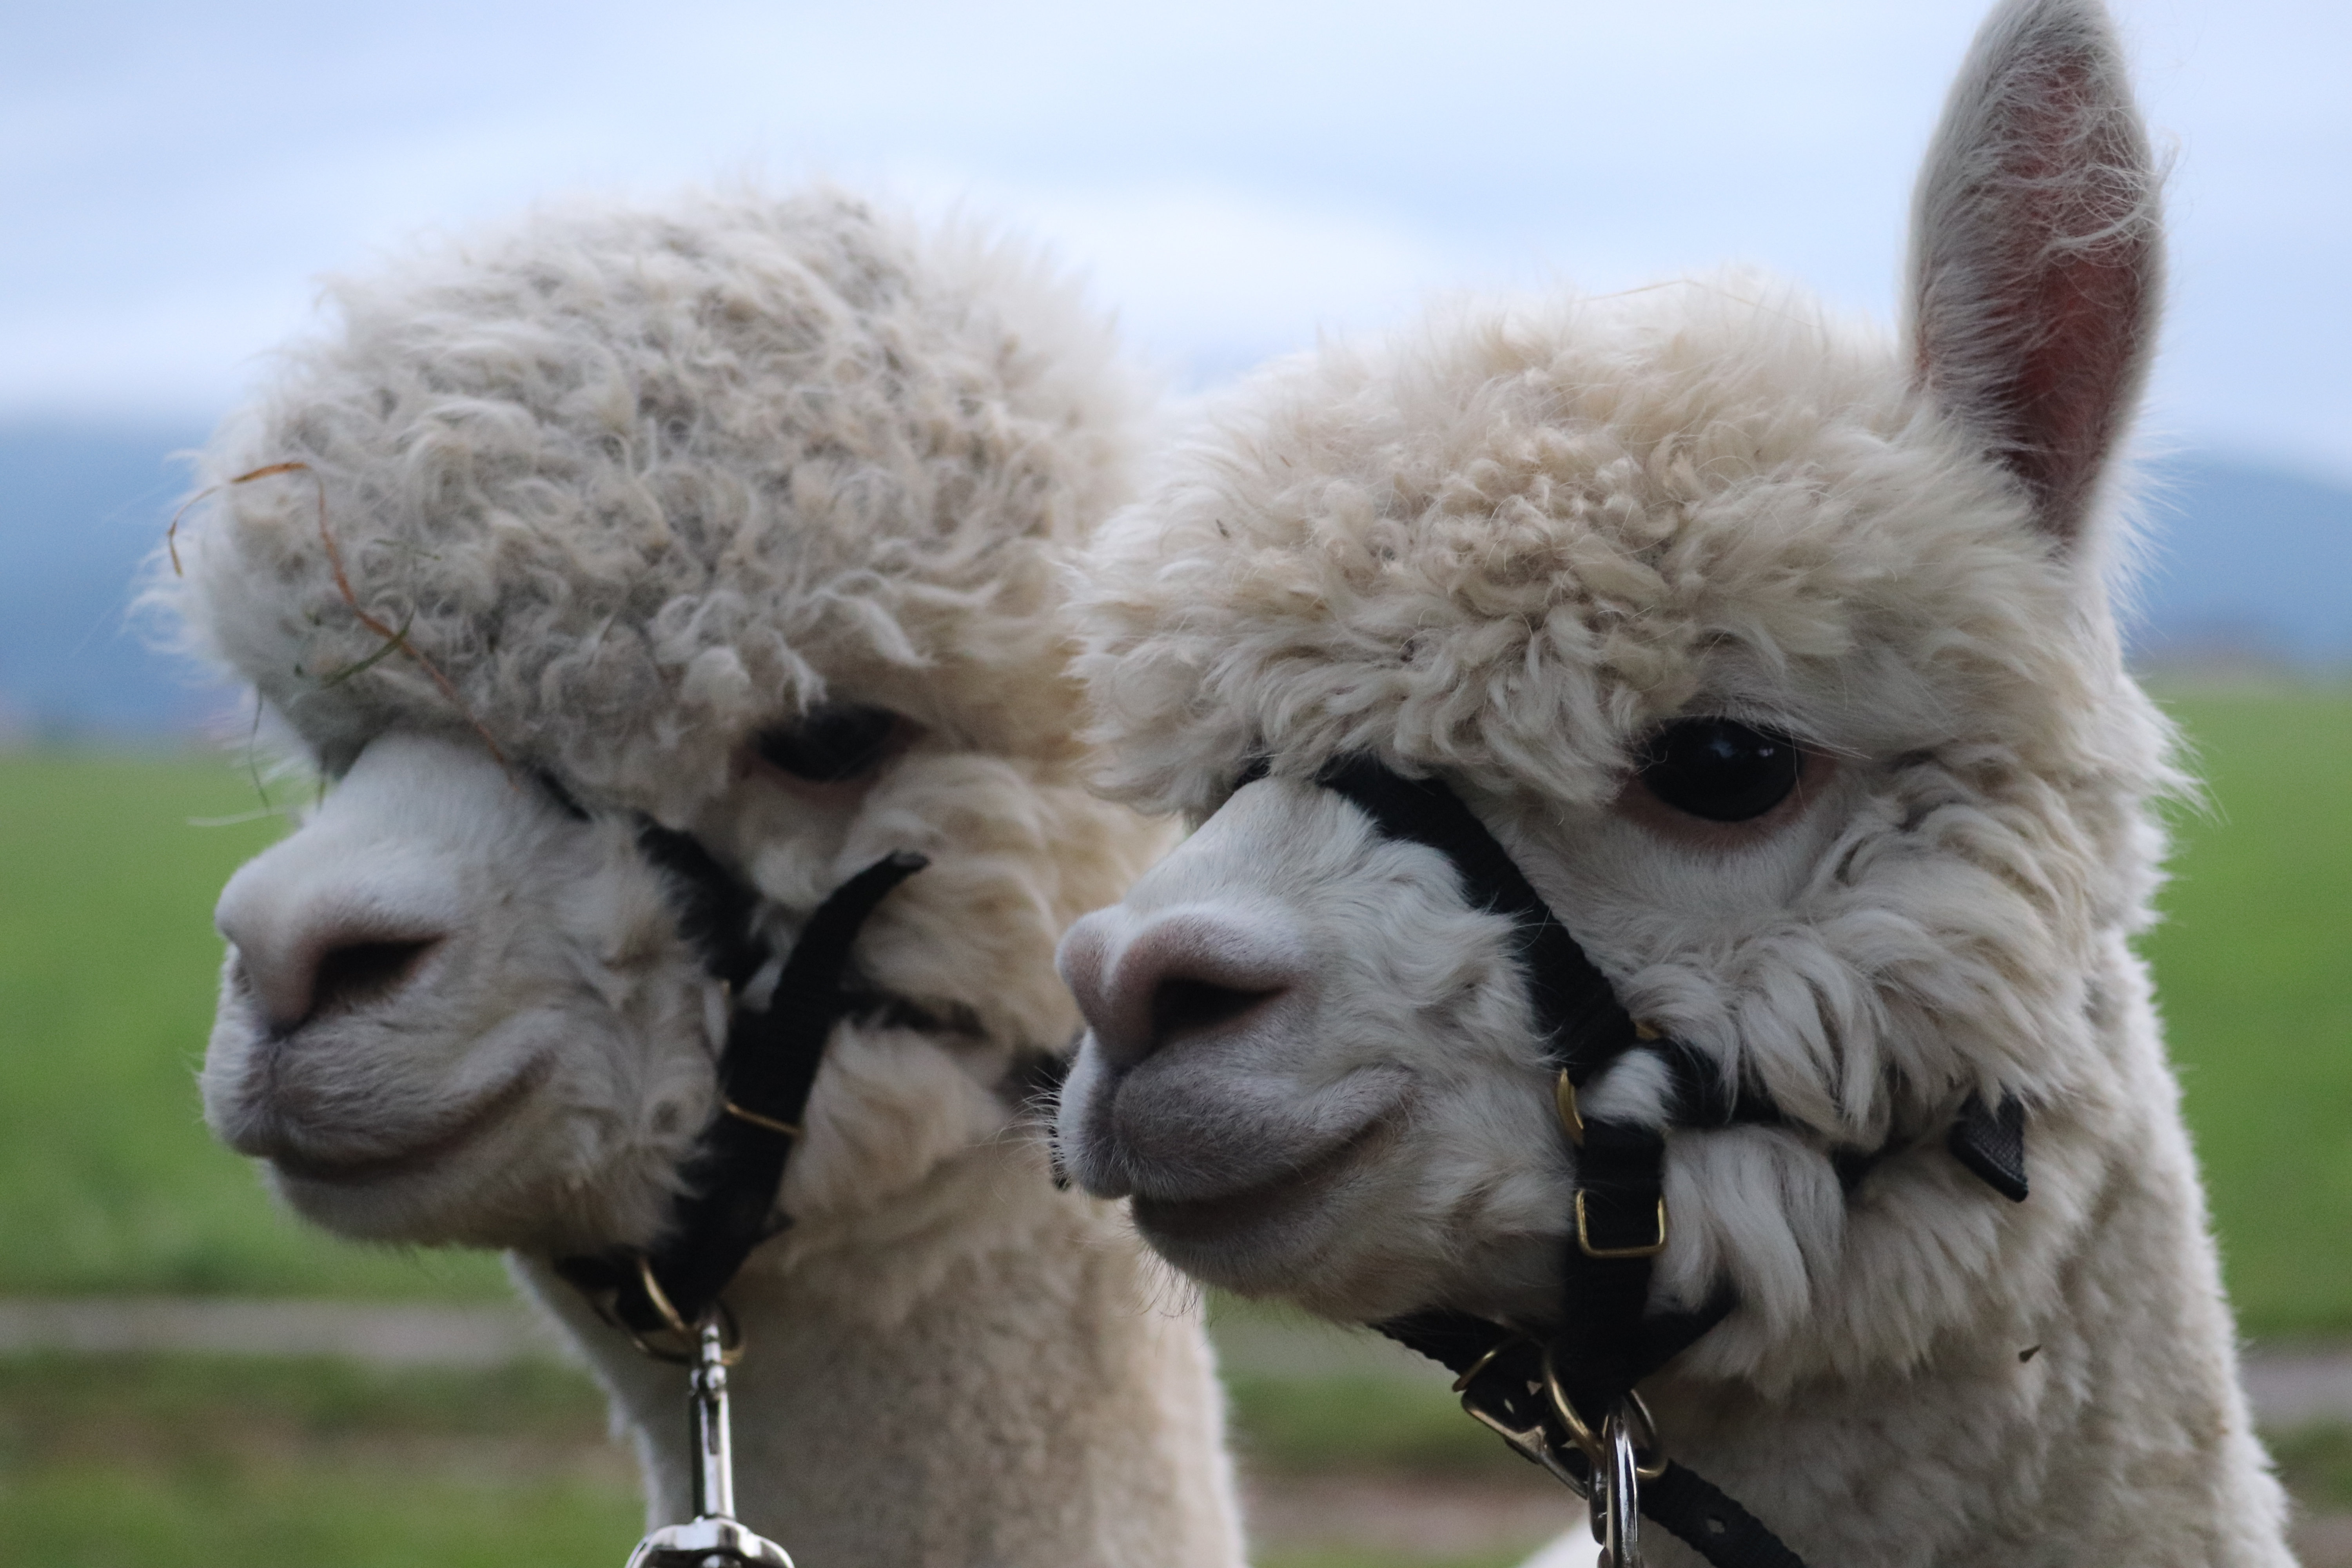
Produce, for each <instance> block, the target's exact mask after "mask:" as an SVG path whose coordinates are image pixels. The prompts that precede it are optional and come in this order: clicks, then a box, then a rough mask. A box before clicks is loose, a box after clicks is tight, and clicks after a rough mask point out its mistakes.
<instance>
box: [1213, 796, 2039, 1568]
mask: <svg viewBox="0 0 2352 1568" xmlns="http://www.w3.org/2000/svg"><path fill="white" fill-rule="evenodd" d="M1265 774H1266V763H1265V762H1264V761H1263V760H1261V761H1259V762H1257V763H1254V764H1253V765H1252V766H1251V767H1250V769H1249V770H1248V771H1247V772H1246V773H1244V774H1243V776H1242V778H1241V779H1240V781H1239V783H1237V784H1236V785H1235V787H1236V788H1239V787H1240V786H1241V785H1242V784H1251V783H1254V782H1255V781H1256V780H1257V779H1260V778H1263V777H1265ZM1315 782H1316V783H1317V784H1320V785H1321V786H1323V787H1324V788H1326V789H1328V790H1330V791H1332V792H1333V793H1334V794H1337V795H1340V796H1342V797H1344V798H1345V799H1347V800H1348V801H1349V802H1350V803H1352V804H1353V805H1356V806H1357V807H1358V808H1360V810H1362V811H1363V812H1364V814H1365V815H1366V816H1370V818H1371V819H1372V822H1373V824H1374V825H1375V826H1377V827H1378V828H1379V829H1380V831H1381V835H1382V836H1383V837H1389V838H1392V839H1396V840H1399V841H1401V842H1405V843H1412V844H1422V845H1426V846H1428V847H1430V848H1432V849H1434V850H1436V851H1437V852H1438V853H1439V854H1441V855H1444V857H1445V858H1446V859H1447V860H1448V861H1450V862H1451V863H1452V864H1453V866H1454V872H1455V874H1456V875H1457V876H1458V877H1459V878H1460V879H1461V884H1462V890H1463V894H1464V896H1465V898H1466V899H1467V900H1469V902H1470V903H1471V905H1472V906H1473V907H1474V908H1477V909H1481V910H1488V911H1490V912H1492V913H1495V914H1500V915H1506V916H1507V917H1509V919H1510V920H1511V921H1512V923H1513V924H1514V926H1515V927H1516V928H1517V952H1516V956H1517V960H1518V964H1519V969H1520V973H1521V974H1522V975H1523V976H1524V978H1525V982H1526V984H1527V988H1528V1000H1529V1002H1530V1003H1531V1004H1532V1005H1533V1007H1534V1011H1535V1016H1536V1027H1537V1032H1538V1037H1539V1038H1540V1039H1541V1040H1542V1041H1543V1043H1544V1052H1545V1057H1546V1058H1547V1060H1548V1061H1549V1064H1550V1065H1551V1066H1552V1068H1554V1070H1555V1072H1556V1075H1557V1076H1556V1079H1555V1082H1554V1098H1555V1102H1556V1104H1557V1107H1558V1110H1559V1122H1560V1126H1561V1130H1562V1132H1563V1134H1564V1135H1565V1136H1566V1137H1567V1138H1568V1140H1569V1141H1570V1143H1572V1144H1573V1145H1574V1146H1575V1163H1576V1183H1577V1184H1576V1189H1575V1193H1574V1195H1573V1197H1572V1198H1571V1200H1570V1203H1571V1213H1570V1237H1571V1242H1570V1246H1569V1247H1567V1248H1566V1250H1565V1253H1564V1257H1563V1262H1562V1280H1561V1303H1560V1312H1559V1320H1558V1321H1557V1323H1556V1324H1555V1325H1554V1326H1553V1327H1552V1328H1551V1329H1550V1330H1549V1332H1548V1333H1547V1334H1546V1335H1545V1337H1544V1338H1543V1339H1541V1340H1537V1339H1534V1338H1530V1337H1528V1336H1527V1335H1525V1334H1523V1333H1521V1332H1520V1331H1518V1330H1517V1329H1514V1328H1512V1327H1510V1326H1508V1325H1506V1324H1501V1323H1494V1322H1489V1321H1486V1320H1485V1319H1481V1318H1475V1317H1472V1316H1470V1315H1469V1314H1467V1313H1464V1312H1451V1311H1435V1312H1423V1313H1416V1314H1414V1315H1412V1316H1410V1317H1406V1318H1400V1319H1395V1320H1392V1321H1388V1322H1384V1323H1379V1324H1375V1325H1373V1326H1374V1327H1376V1328H1378V1329H1379V1330H1380V1331H1381V1332H1382V1333H1385V1334H1387V1335H1389V1336H1390V1337H1391V1338H1392V1339H1395V1340H1397V1341H1399V1342H1402V1343H1403V1344H1405V1345H1407V1346H1409V1347H1411V1348H1412V1349H1413V1350H1416V1351H1418V1352H1421V1353H1423V1355H1426V1356H1429V1357H1430V1358H1431V1359H1433V1360H1434V1361H1437V1362H1439V1363H1442V1364H1444V1366H1445V1367H1446V1368H1447V1369H1448V1370H1449V1371H1452V1372H1454V1373H1458V1374H1459V1381H1458V1382H1457V1383H1456V1384H1455V1387H1456V1389H1457V1391H1459V1392H1461V1394H1463V1405H1464V1406H1465V1408H1466V1409H1468V1410H1469V1411H1470V1413H1471V1414H1472V1415H1475V1416H1476V1417H1477V1418H1478V1419H1479V1420H1481V1421H1483V1422H1485V1423H1486V1425H1487V1426H1492V1427H1494V1428H1495V1429H1496V1431H1498V1432H1500V1433H1502V1434H1503V1436H1505V1437H1506V1438H1507V1439H1508V1440H1509V1441H1510V1442H1511V1443H1512V1445H1513V1446H1514V1447H1517V1448H1518V1449H1519V1450H1520V1452H1522V1453H1523V1454H1525V1455H1526V1456H1527V1457H1528V1458H1532V1459H1535V1460H1536V1461H1537V1462H1538V1463H1541V1464H1544V1465H1545V1466H1546V1467H1547V1468H1550V1469H1552V1470H1554V1472H1555V1473H1557V1474H1559V1476H1560V1479H1563V1480H1566V1481H1568V1482H1569V1484H1570V1485H1571V1486H1573V1487H1576V1488H1577V1489H1578V1490H1579V1491H1580V1492H1589V1491H1591V1490H1592V1489H1594V1488H1595V1487H1596V1486H1597V1485H1598V1484H1599V1482H1600V1480H1601V1471H1602V1469H1603V1468H1604V1461H1605V1460H1606V1459H1607V1458H1608V1455H1607V1453H1606V1450H1605V1448H1604V1447H1603V1445H1602V1443H1601V1434H1603V1433H1604V1432H1607V1431H1611V1430H1615V1431H1617V1432H1618V1433H1619V1434H1620V1436H1619V1439H1618V1440H1619V1441H1620V1442H1621V1443H1624V1442H1628V1441H1630V1439H1627V1438H1625V1437H1623V1436H1622V1426H1620V1425H1616V1423H1618V1422H1619V1421H1620V1420H1621V1419H1622V1417H1621V1415H1619V1414H1618V1413H1622V1412H1624V1411H1626V1410H1629V1409H1631V1410H1639V1409H1640V1405H1639V1402H1638V1400H1636V1399H1634V1398H1633V1387H1634V1385H1635V1384H1638V1383H1639V1382H1640V1381H1641V1380H1642V1379H1643V1378H1644V1377H1647V1376H1648V1375H1649V1374H1650V1373H1654V1372H1655V1371H1657V1370H1658V1369H1659V1368H1660V1367H1662V1366H1664V1364H1665V1363H1667V1362H1669V1361H1671V1360H1673V1359H1674V1358H1675V1356H1676V1355H1679V1354H1680V1353H1681V1352H1683V1351H1685V1350H1687V1349H1688V1348H1689V1347H1690V1346H1691V1345H1692V1344H1694V1343H1696V1342H1697V1341H1698V1340H1699V1339H1700V1338H1701V1337H1702V1336H1703V1335H1705V1334H1706V1332H1707V1331H1709V1330H1710V1329H1712V1328H1714V1327H1715V1326H1716V1325H1717V1323H1719V1322H1721V1321H1723V1320H1724V1319H1725V1318H1726V1317H1728V1316H1729V1315H1730V1313H1731V1312H1732V1310H1734V1309H1735V1308H1736V1307H1737V1306H1738V1296H1737V1295H1736V1294H1735V1292H1734V1291H1733V1290H1732V1289H1731V1287H1730V1285H1729V1284H1728V1283H1727V1282H1726V1283H1725V1284H1723V1285H1720V1286H1718V1287H1717V1289H1716V1291H1715V1292H1714V1294H1713V1295H1712V1297H1711V1298H1710V1299H1709V1300H1707V1301H1706V1302H1705V1303H1704V1304H1703V1305H1701V1306H1700V1307H1698V1308H1697V1309H1696V1310H1687V1311H1669V1312H1657V1313H1653V1312H1650V1311H1649V1310H1647V1309H1648V1302H1649V1295H1650V1280H1651V1274H1652V1270H1653V1268H1654V1262H1655V1259H1656V1258H1657V1257H1658V1255H1659V1254H1660V1253H1662V1252H1664V1250H1665V1246H1666V1242H1667V1239H1668V1235H1669V1227H1670V1224H1671V1216H1670V1215H1669V1214H1668V1213H1667V1209H1666V1201H1665V1192H1664V1174H1665V1138H1664V1134H1663V1133H1662V1132H1661V1131H1658V1130H1656V1129H1654V1128H1653V1127H1649V1126H1646V1125H1643V1124H1639V1123H1633V1122H1622V1121H1609V1120H1606V1119H1603V1118H1599V1117H1593V1116H1587V1115H1585V1114H1583V1112H1582V1110H1581V1107H1580V1103H1579V1095H1580V1092H1581V1091H1582V1090H1583V1089H1584V1088H1585V1087H1586V1086H1587V1085H1588V1084H1589V1083H1591V1080H1592V1079H1593V1078H1594V1077H1595V1076H1596V1075H1597V1074H1599V1073H1600V1072H1601V1071H1602V1070H1603V1069H1604V1068H1610V1067H1612V1066H1614V1065H1616V1064H1617V1063H1619V1062H1622V1061H1623V1060H1625V1059H1626V1058H1628V1057H1629V1056H1632V1055H1633V1054H1635V1053H1637V1052H1639V1053H1645V1054H1647V1055H1649V1056H1650V1057H1651V1058H1653V1059H1654V1060H1655V1061H1656V1062H1657V1063H1658V1064H1659V1065H1660V1067H1661V1068H1663V1069H1664V1073H1665V1076H1666V1079H1667V1081H1668V1082H1669V1084H1670V1085H1671V1086H1672V1092H1671V1094H1670V1095H1669V1097H1668V1108H1667V1115H1666V1121H1667V1124H1668V1125H1669V1126H1672V1127H1679V1128H1690V1129H1704V1128H1710V1127H1716V1128H1719V1127H1727V1126H1732V1125H1737V1124H1739V1123H1758V1124H1767V1125H1770V1124H1780V1123H1784V1122H1785V1121H1786V1118H1785V1117H1784V1116H1783V1115H1782V1113H1781V1111H1780V1107H1779V1106H1778V1105H1776V1104H1775V1103H1774V1102H1773V1101H1772V1099H1771V1097H1770V1096H1769V1094H1768V1093H1766V1092H1765V1091H1764V1089H1762V1088H1761V1086H1759V1085H1755V1084H1752V1083H1749V1082H1748V1081H1746V1080H1745V1079H1733V1080H1730V1081H1727V1080H1726V1078H1725V1075H1724V1074H1723V1073H1722V1072H1721V1071H1720V1070H1719V1068H1717V1067H1716V1066H1715V1065H1714V1064H1713V1063H1711V1062H1709V1061H1708V1060H1707V1059H1706V1058H1704V1057H1702V1056H1701V1055H1700V1054H1699V1053H1698V1052H1696V1051H1695V1050H1693V1049H1691V1048H1690V1047H1688V1046H1685V1045H1684V1044H1682V1043H1680V1042H1678V1041H1675V1040H1671V1039H1667V1038H1665V1037H1662V1036H1661V1035H1659V1034H1658V1033H1657V1031H1655V1030H1654V1029H1651V1028H1648V1027H1646V1026H1643V1025H1641V1024H1639V1023H1637V1022H1636V1021H1635V1020H1634V1019H1633V1017H1632V1016H1630V1015H1629V1014H1628V1013H1627V1012H1626V1011H1625V1009H1624V1007H1623V1005H1622V1004H1621V1003H1620V1002H1619V1001H1618V999H1617V994H1616V991H1615V989H1614V988H1613V987H1612V986H1611V984H1609V980H1608V977H1607V976H1606V975H1604V974H1602V973H1601V971H1600V970H1599V969H1598V968H1597V967H1596V966H1595V965H1594V964H1593V963H1592V961H1591V959H1590V958H1588V957H1587V956H1586V955H1585V952H1584V950H1583V948H1582V947H1581V946H1580V945H1579V944H1578V942H1577V941H1576V939H1575V937H1573V936H1572V935H1570V933H1569V931H1568V928H1567V927H1566V926H1565V925H1563V924H1561V923H1560V921H1559V917H1558V916H1556V915H1555V914H1553V913H1552V910H1551V909H1550V907H1549V905H1547V904H1546V903H1545V902H1544V900H1543V899H1542V897H1541V895H1539V894H1538V893H1537V891H1536V890H1535V888H1534V886H1533V885H1532V884H1530V883H1529V882H1528V879H1527V877H1526V876H1525V874H1523V873H1522V872H1521V871H1520V870H1519V868H1518V867H1517V865H1515V864H1514V863H1513V862H1512V860H1511V858H1510V855H1509V853H1508V851H1507V850H1506V849H1504V847H1503V846H1502V845H1501V843H1500V842H1498V841H1497V840H1496V837H1495V836H1494V835H1493V834H1492V833H1490V832H1489V831H1487V829H1486V825H1485V824H1484V823H1482V822H1480V821H1479V820H1478V818H1477V816H1476V815H1475V813H1473V812H1472V811H1471V810H1470V809H1469V807H1468V806H1466V805H1464V804H1463V803H1462V800H1461V798H1460V797H1459V796H1457V795H1454V792H1453V791H1452V790H1451V789H1449V788H1448V787H1446V785H1445V784H1444V781H1442V780H1439V779H1435V778H1425V779H1409V778H1406V777H1404V776H1403V775H1402V774H1401V773H1397V772H1396V771H1395V770H1394V769H1392V768H1390V767H1388V766H1387V765H1386V764H1384V763H1381V762H1379V761H1377V760H1375V759H1373V758H1370V757H1367V756H1350V757H1342V758H1340V759H1339V760H1337V761H1335V762H1333V763H1329V764H1328V766H1326V767H1325V768H1324V769H1323V770H1322V772H1320V773H1318V774H1317V775H1316V781H1315ZM1947 1142H1948V1147H1949V1148H1950V1150H1951V1152H1952V1153H1953V1154H1954V1156H1955V1157H1956V1158H1958V1160H1959V1162H1960V1163H1961V1164H1962V1165H1964V1166H1965V1167H1966V1168H1967V1169H1968V1170H1969V1171H1970V1172H1971V1173H1974V1174H1975V1175H1977V1176H1978V1177H1979V1179H1980V1180H1982V1181H1983V1182H1984V1183H1985V1184H1987V1185H1989V1186H1990V1187H1991V1188H1993V1190H1994V1191H1996V1192H1998V1193H2000V1194H2001V1195H2002V1196H2004V1197H2006V1198H2009V1199H2010V1200H2011V1201H2012V1202H2022V1201H2024V1198H2025V1195H2026V1172H2025V1105H2024V1102H2023V1101H2022V1100H2019V1099H2017V1098H2016V1097H2015V1096H2010V1097H2007V1098H2005V1099H2004V1100H2002V1101H2001V1103H2000V1106H1999V1107H1998V1108H1997V1109H1995V1108H1989V1107H1987V1106H1986V1105H1985V1104H1984V1102H1983V1101H1982V1100H1979V1099H1978V1098H1976V1097H1974V1096H1971V1097H1970V1098H1969V1100H1968V1102H1967V1103H1966V1104H1965V1105H1964V1106H1963V1107H1962V1109H1961V1111H1960V1114H1959V1117H1958V1120H1957V1121H1955V1122H1954V1123H1953V1125H1952V1128H1951V1130H1950V1132H1949V1134H1948V1140H1947ZM1893 1147H1894V1146H1893V1145H1892V1144H1889V1145H1887V1146H1885V1147H1883V1148H1880V1149H1876V1150H1870V1151H1840V1152H1837V1153H1834V1154H1832V1161H1833V1162H1834V1163H1836V1165H1837V1168H1838V1175H1839V1179H1840V1182H1841V1184H1843V1186H1844V1188H1845V1190H1846V1191H1847V1192H1848V1193H1849V1194H1851V1193H1852V1192H1853V1190H1854V1188H1855V1187H1857V1186H1858V1185H1860V1184H1861V1183H1862V1181H1863V1180H1864V1178H1865V1177H1866V1176H1867V1175H1868V1174H1869V1173H1870V1172H1871V1171H1872V1170H1873V1169H1874V1168H1875V1167H1876V1166H1877V1164H1878V1163H1880V1162H1881V1161H1883V1160H1884V1159H1885V1157H1886V1156H1887V1155H1888V1154H1889V1153H1890V1152H1892V1151H1893ZM1596 1417H1597V1418H1596ZM1643 1419H1644V1421H1646V1417H1645V1416H1644V1418H1643ZM1651 1438H1652V1443H1653V1446H1654V1444H1655V1434H1654V1433H1653V1434H1651ZM1640 1473H1641V1476H1642V1480H1643V1485H1641V1487H1640V1488H1639V1495H1640V1508H1641V1511H1642V1512H1643V1514H1646V1515H1647V1516H1649V1517H1650V1518H1652V1519H1654V1520H1655V1521H1657V1522H1658V1523H1659V1524H1661V1525H1664V1527H1665V1528H1666V1529H1668V1530H1670V1531H1673V1532H1674V1533H1675V1534H1676V1535H1678V1536H1680V1537H1681V1538H1682V1539H1683V1540H1684V1541H1685V1542H1688V1543H1689V1544H1690V1545H1691V1546H1692V1547H1693V1548H1694V1549H1695V1550H1696V1551H1697V1552H1698V1553H1699V1554H1700V1555H1701V1556H1702V1557H1704V1558H1706V1560H1707V1561H1708V1562H1709V1563H1714V1564H1716V1568H1802V1564H1801V1562H1800V1560H1799V1559H1798V1557H1797V1556H1796V1554H1795V1553H1794V1552H1790V1550H1789V1549H1788V1547H1786V1546H1785V1545H1783V1544H1782V1543H1781V1542H1780V1540H1779V1538H1778V1537H1776V1536H1774V1535H1773V1534H1772V1532H1771V1531H1769V1530H1767V1529H1766V1528H1765V1527H1764V1526H1763V1525H1762V1524H1761V1523H1759V1521H1757V1520H1756V1518H1755V1517H1754V1516H1753V1515H1751V1514H1749V1513H1748V1512H1747V1510H1744V1509H1742V1508H1740V1507H1739V1505H1738V1504H1737V1503H1735V1502H1733V1501H1732V1500H1730V1499H1729V1498H1727V1497H1726V1496H1724V1495H1723V1493H1722V1492H1720V1491H1718V1490H1717V1489H1716V1488H1715V1487H1714V1486H1712V1485H1711V1484H1709V1483H1708V1482H1706V1481H1705V1480H1703V1479H1700V1478H1699V1477H1697V1476H1696V1475H1694V1474H1692V1473H1691V1472H1690V1471H1689V1470H1688V1469H1686V1468H1684V1467H1682V1466H1680V1465H1677V1464H1672V1463H1664V1462H1663V1461H1661V1460H1659V1459H1657V1458H1654V1459H1653V1461H1652V1463H1651V1464H1650V1465H1648V1466H1647V1467H1645V1468H1643V1469H1642V1470H1641V1472H1640ZM1612 1495H1614V1494H1612ZM1621 1522H1622V1521H1621ZM1615 1528H1616V1527H1615V1526H1612V1529H1615Z"/></svg>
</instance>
